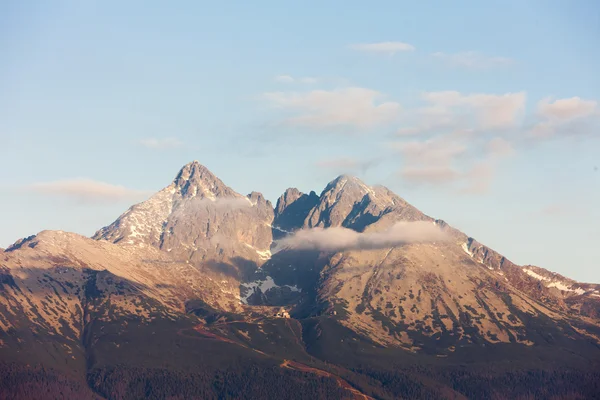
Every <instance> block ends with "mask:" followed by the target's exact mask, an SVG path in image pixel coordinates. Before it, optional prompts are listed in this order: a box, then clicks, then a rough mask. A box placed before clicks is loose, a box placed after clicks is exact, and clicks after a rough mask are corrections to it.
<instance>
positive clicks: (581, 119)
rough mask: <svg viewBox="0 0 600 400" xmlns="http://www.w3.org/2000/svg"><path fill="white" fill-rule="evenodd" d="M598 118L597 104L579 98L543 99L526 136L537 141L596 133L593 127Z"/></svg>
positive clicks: (599, 114)
mask: <svg viewBox="0 0 600 400" xmlns="http://www.w3.org/2000/svg"><path fill="white" fill-rule="evenodd" d="M598 116H600V113H599V111H598V103H597V102H596V101H593V100H583V99H581V98H580V97H571V98H566V99H558V100H554V101H553V100H552V99H551V98H544V99H542V100H540V101H539V102H538V105H537V117H538V118H537V121H536V122H535V123H534V124H533V126H532V127H531V128H530V129H529V131H528V132H527V134H528V135H529V136H531V137H534V138H537V139H544V138H549V137H552V136H555V135H557V134H560V135H573V134H578V133H582V132H583V133H585V132H591V131H597V127H593V126H592V124H594V122H596V123H597V117H598Z"/></svg>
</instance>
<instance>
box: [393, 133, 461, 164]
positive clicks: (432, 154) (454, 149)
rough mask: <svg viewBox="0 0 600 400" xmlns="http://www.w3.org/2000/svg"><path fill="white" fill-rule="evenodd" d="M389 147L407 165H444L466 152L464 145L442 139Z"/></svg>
mask: <svg viewBox="0 0 600 400" xmlns="http://www.w3.org/2000/svg"><path fill="white" fill-rule="evenodd" d="M390 147H391V148H392V149H395V150H397V151H399V152H400V153H401V154H402V155H403V156H404V159H405V161H406V162H408V163H411V164H415V163H417V164H427V165H429V166H431V165H446V164H448V163H450V162H451V161H452V160H454V159H455V158H456V157H457V156H459V155H461V154H463V153H464V152H465V151H466V150H467V147H466V145H465V144H463V143H460V142H457V141H455V140H452V139H450V138H444V137H438V138H434V139H428V140H425V141H416V140H414V141H410V142H396V143H391V144H390Z"/></svg>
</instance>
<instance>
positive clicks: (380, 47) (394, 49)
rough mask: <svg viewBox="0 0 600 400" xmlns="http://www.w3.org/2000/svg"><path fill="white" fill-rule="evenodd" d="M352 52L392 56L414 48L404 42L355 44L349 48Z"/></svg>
mask: <svg viewBox="0 0 600 400" xmlns="http://www.w3.org/2000/svg"><path fill="white" fill-rule="evenodd" d="M349 47H350V48H351V49H353V50H357V51H364V52H368V53H386V54H390V55H393V54H395V53H398V52H401V51H413V50H415V46H413V45H412V44H408V43H404V42H378V43H357V44H352V45H350V46H349Z"/></svg>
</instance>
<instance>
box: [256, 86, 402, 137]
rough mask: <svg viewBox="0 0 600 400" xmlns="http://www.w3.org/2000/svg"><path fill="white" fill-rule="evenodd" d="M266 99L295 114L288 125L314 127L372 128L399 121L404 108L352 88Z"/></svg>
mask: <svg viewBox="0 0 600 400" xmlns="http://www.w3.org/2000/svg"><path fill="white" fill-rule="evenodd" d="M263 98H264V99H266V100H267V101H268V102H270V103H271V104H272V105H273V106H275V107H276V108H279V109H283V110H289V111H291V112H295V113H296V115H295V116H292V117H290V118H288V119H286V121H285V122H286V123H288V124H291V125H297V126H308V127H313V128H326V127H334V126H349V127H356V128H370V127H374V126H377V125H380V124H384V123H389V122H391V121H393V120H394V119H397V118H398V115H399V113H400V110H401V107H400V104H398V103H395V102H386V101H381V99H383V98H384V96H383V94H381V93H379V92H377V91H375V90H370V89H364V88H359V87H349V88H344V89H337V90H331V91H327V90H313V91H310V92H303V93H298V92H293V93H286V92H271V93H265V94H264V95H263Z"/></svg>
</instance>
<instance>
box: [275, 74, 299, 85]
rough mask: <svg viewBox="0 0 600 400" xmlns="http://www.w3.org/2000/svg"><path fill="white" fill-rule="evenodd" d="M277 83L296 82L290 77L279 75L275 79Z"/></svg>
mask: <svg viewBox="0 0 600 400" xmlns="http://www.w3.org/2000/svg"><path fill="white" fill-rule="evenodd" d="M274 79H275V82H279V83H294V82H295V81H296V80H295V79H294V78H292V77H291V76H289V75H277V76H276V77H275V78H274Z"/></svg>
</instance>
